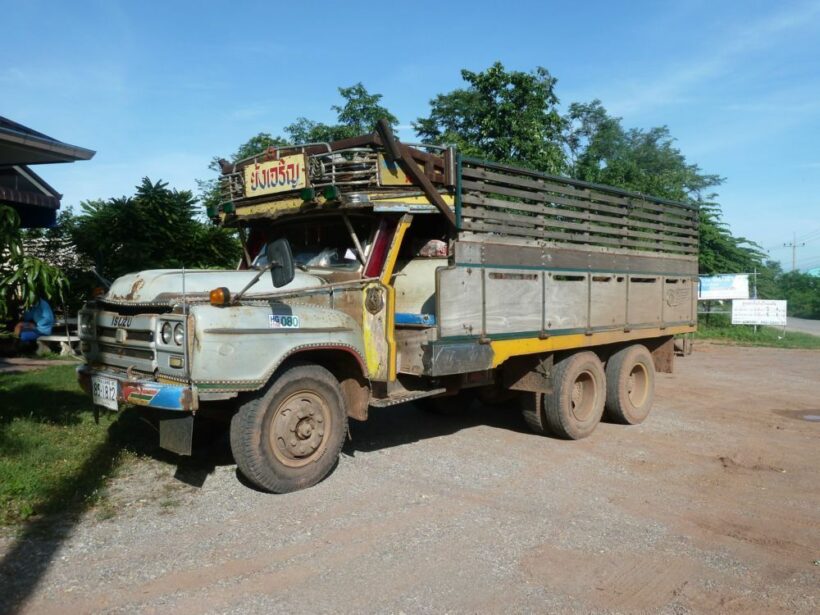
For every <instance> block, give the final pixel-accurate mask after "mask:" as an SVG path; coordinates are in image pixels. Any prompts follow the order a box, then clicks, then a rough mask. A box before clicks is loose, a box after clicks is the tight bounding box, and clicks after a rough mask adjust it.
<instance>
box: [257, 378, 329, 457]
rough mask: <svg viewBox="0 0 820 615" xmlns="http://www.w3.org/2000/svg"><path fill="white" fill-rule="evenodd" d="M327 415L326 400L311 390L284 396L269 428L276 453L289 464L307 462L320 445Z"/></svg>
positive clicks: (322, 441)
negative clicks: (285, 397)
mask: <svg viewBox="0 0 820 615" xmlns="http://www.w3.org/2000/svg"><path fill="white" fill-rule="evenodd" d="M329 416H330V410H329V408H328V406H327V404H326V403H325V401H324V400H323V399H322V398H321V397H320V396H319V395H317V394H316V393H314V392H312V391H301V392H299V393H295V394H293V395H291V396H290V397H288V398H287V399H285V400H284V401H283V402H282V403H281V404H280V405H279V408H277V410H276V414H275V415H274V418H273V424H272V425H271V430H270V440H271V447H272V449H273V452H274V454H275V455H276V457H277V458H279V460H280V461H282V462H283V463H285V464H287V465H291V466H300V465H304V464H305V463H308V462H309V461H310V459H311V457H312V456H313V455H315V454H316V453H317V452H318V451H320V450H321V448H322V445H323V443H324V441H325V431H326V430H325V427H326V425H327V420H328V417H329Z"/></svg>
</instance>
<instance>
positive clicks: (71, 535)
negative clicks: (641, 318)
mask: <svg viewBox="0 0 820 615" xmlns="http://www.w3.org/2000/svg"><path fill="white" fill-rule="evenodd" d="M678 367H679V369H678V371H677V372H676V373H675V374H673V375H666V374H665V375H660V376H659V379H658V387H657V397H656V407H655V411H654V412H653V414H652V415H651V416H650V418H649V420H648V421H647V422H646V423H644V424H643V425H639V426H636V427H624V426H619V425H611V424H601V425H600V426H599V427H598V429H597V430H596V431H595V433H594V434H592V436H591V437H590V438H588V439H586V440H583V441H579V442H567V441H562V440H555V439H550V438H544V437H540V436H535V435H532V434H530V433H528V432H527V431H526V429H525V428H524V423H523V421H522V420H521V418H520V415H518V414H517V413H516V412H513V411H512V409H489V408H475V409H474V411H473V412H472V413H471V414H469V415H467V416H464V417H440V416H430V415H425V414H423V413H422V412H421V411H419V410H417V409H416V408H415V407H413V406H412V405H409V406H404V407H396V408H385V409H381V410H377V411H374V412H373V416H372V418H371V420H370V421H368V422H367V423H357V424H355V425H353V427H352V440H351V441H350V442H348V444H347V446H346V447H345V453H344V456H343V457H342V460H341V462H340V464H339V466H338V468H337V469H336V470H335V471H334V472H333V474H331V475H330V477H328V478H327V479H326V480H325V481H323V482H322V483H320V484H319V485H317V486H316V487H314V488H312V489H308V490H305V491H300V492H297V493H292V494H289V495H285V496H272V495H268V494H264V493H260V492H258V491H254V490H253V489H250V488H249V487H247V486H245V485H244V484H243V483H241V482H239V481H238V480H237V477H236V474H235V470H234V466H233V465H232V464H231V463H230V459H228V460H217V462H218V463H217V465H216V467H214V466H213V460H208V459H199V460H194V462H193V464H192V463H190V462H189V463H188V464H185V465H181V466H180V467H179V468H176V467H174V465H172V463H170V461H172V460H173V458H172V457H164V458H163V457H160V458H158V459H148V460H145V461H142V462H140V463H139V464H137V465H136V466H132V469H131V470H130V471H128V472H126V473H125V474H124V475H121V476H119V477H117V478H116V479H115V480H114V481H113V482H112V484H111V486H110V488H109V491H110V498H109V502H110V504H109V507H108V508H106V509H96V510H92V511H91V512H90V513H88V514H87V515H86V516H85V517H84V518H83V519H82V520H81V522H80V523H79V524H77V525H69V526H68V527H64V528H62V529H61V530H60V532H59V536H60V537H61V538H60V539H59V540H55V539H54V538H53V537H52V538H49V537H48V536H43V535H41V534H40V533H37V532H30V531H29V532H26V533H25V534H24V535H23V536H24V538H21V537H16V536H7V537H6V538H4V539H0V557H3V554H4V553H5V554H6V557H5V561H0V588H2V590H0V612H8V611H9V609H10V607H11V605H12V603H11V601H12V600H14V599H19V598H22V599H23V600H24V601H25V602H24V604H23V605H22V609H21V611H22V612H23V613H59V614H61V615H62V614H63V613H72V614H73V613H92V612H94V613H97V612H105V613H133V612H143V613H277V612H285V613H366V612H391V613H399V612H405V613H418V612H456V613H476V612H482V613H483V612H491V613H511V612H512V613H522V612H537V613H547V612H549V613H554V612H559V613H574V612H606V613H613V612H652V613H656V612H660V613H675V614H677V613H693V612H694V613H761V612H766V613H817V612H820V565H818V560H820V484H819V483H818V475H817V468H818V466H820V421H816V420H815V419H816V418H820V402H818V399H819V398H820V352H817V351H800V350H782V349H770V348H741V347H731V346H716V345H708V344H699V345H697V346H696V351H695V353H694V354H693V355H692V356H691V357H688V358H687V359H685V360H681V361H679V362H678ZM162 459H164V461H162ZM209 463H210V464H211V465H210V466H209ZM175 475H176V477H175ZM197 478H199V479H201V480H204V483H203V484H201V487H194V486H191V484H186V483H185V482H181V480H179V479H183V480H185V481H187V483H196V482H197ZM112 514H113V516H112ZM4 600H5V605H4ZM4 606H5V608H4Z"/></svg>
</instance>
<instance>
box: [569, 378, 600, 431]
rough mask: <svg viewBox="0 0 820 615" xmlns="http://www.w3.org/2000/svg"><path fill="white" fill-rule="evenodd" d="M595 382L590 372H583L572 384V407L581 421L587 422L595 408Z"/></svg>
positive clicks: (574, 413) (570, 399)
mask: <svg viewBox="0 0 820 615" xmlns="http://www.w3.org/2000/svg"><path fill="white" fill-rule="evenodd" d="M595 396H596V394H595V381H594V379H593V376H592V374H590V373H589V372H586V371H584V372H581V373H580V374H579V375H578V377H577V378H576V379H575V382H573V383H572V391H571V392H570V398H569V401H570V406H571V410H572V414H573V415H574V416H575V418H576V419H577V420H579V421H585V420H587V419H588V418H589V417H590V415H591V414H592V411H593V409H594V407H595Z"/></svg>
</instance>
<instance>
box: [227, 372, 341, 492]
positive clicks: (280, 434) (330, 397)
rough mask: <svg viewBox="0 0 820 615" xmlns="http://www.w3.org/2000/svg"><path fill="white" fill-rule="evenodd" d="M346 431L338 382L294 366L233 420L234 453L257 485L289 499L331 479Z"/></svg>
mask: <svg viewBox="0 0 820 615" xmlns="http://www.w3.org/2000/svg"><path fill="white" fill-rule="evenodd" d="M346 431H347V414H346V411H345V406H344V400H343V398H342V393H341V389H340V387H339V382H338V381H337V380H336V378H334V377H333V375H332V374H331V373H330V372H329V371H327V370H326V369H325V368H323V367H319V366H318V365H294V366H293V367H290V368H289V369H287V370H285V371H284V372H282V374H281V375H279V377H278V378H277V379H276V380H275V381H274V382H273V383H272V384H271V385H270V386H269V387H268V388H267V390H266V391H265V392H264V393H261V394H260V395H258V396H257V397H254V398H253V399H250V400H248V401H246V402H245V403H244V404H242V406H241V407H240V408H239V411H238V412H237V413H236V414H235V415H234V417H233V419H232V420H231V450H232V452H233V455H234V459H235V460H236V464H237V466H238V467H239V470H240V471H241V472H242V474H243V475H245V477H247V478H248V479H249V480H250V481H251V482H253V483H254V484H256V485H257V486H259V487H261V488H263V489H266V490H268V491H272V492H274V493H287V492H289V491H296V490H297V489H303V488H305V487H310V486H312V485H315V484H316V483H318V482H319V481H320V480H322V479H323V478H324V477H325V476H327V475H328V474H329V473H330V471H331V470H332V469H333V467H334V466H335V465H336V462H337V460H338V458H339V452H340V451H341V448H342V445H343V444H344V437H345V433H346Z"/></svg>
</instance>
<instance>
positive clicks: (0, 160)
mask: <svg viewBox="0 0 820 615" xmlns="http://www.w3.org/2000/svg"><path fill="white" fill-rule="evenodd" d="M95 153H96V152H95V151H93V150H90V149H86V148H84V147H78V146H76V145H69V144H68V143H63V142H62V141H58V140H57V139H54V138H52V137H49V136H48V135H44V134H43V133H42V132H37V131H36V130H32V129H31V128H28V127H27V126H23V125H22V124H18V123H17V122H13V121H11V120H10V119H7V118H5V117H2V116H0V166H2V165H21V164H46V163H53V162H75V161H77V160H90V159H91V158H92V157H93V156H94V154H95Z"/></svg>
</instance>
